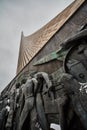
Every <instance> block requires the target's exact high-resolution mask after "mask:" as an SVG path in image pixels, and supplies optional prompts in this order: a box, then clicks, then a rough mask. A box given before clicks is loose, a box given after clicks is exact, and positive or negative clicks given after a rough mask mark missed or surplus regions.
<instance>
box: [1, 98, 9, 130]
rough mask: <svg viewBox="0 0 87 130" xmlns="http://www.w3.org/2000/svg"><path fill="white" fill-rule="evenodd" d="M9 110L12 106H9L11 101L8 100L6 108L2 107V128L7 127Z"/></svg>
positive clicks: (2, 129)
mask: <svg viewBox="0 0 87 130" xmlns="http://www.w3.org/2000/svg"><path fill="white" fill-rule="evenodd" d="M9 111H10V106H9V102H8V100H7V104H6V106H5V107H4V108H2V110H1V111H0V130H4V129H5V123H6V120H7V116H8V114H9Z"/></svg>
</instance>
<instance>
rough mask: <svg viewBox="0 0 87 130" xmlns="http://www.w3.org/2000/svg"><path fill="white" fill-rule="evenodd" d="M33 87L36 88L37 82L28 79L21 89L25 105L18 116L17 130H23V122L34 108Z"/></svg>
mask: <svg viewBox="0 0 87 130" xmlns="http://www.w3.org/2000/svg"><path fill="white" fill-rule="evenodd" d="M35 85H36V86H37V80H36V79H31V78H30V79H28V80H27V82H26V84H25V87H24V88H23V96H24V100H25V103H24V107H23V110H22V112H21V115H20V121H19V127H18V130H22V129H23V125H24V122H25V120H26V118H27V116H28V115H29V113H30V111H31V110H32V108H33V106H34V86H35ZM36 86H35V87H36Z"/></svg>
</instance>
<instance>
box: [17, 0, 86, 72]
mask: <svg viewBox="0 0 87 130" xmlns="http://www.w3.org/2000/svg"><path fill="white" fill-rule="evenodd" d="M84 2H85V0H75V1H74V2H72V3H71V4H70V5H69V6H68V7H67V8H65V9H64V10H63V11H62V12H61V13H60V14H58V15H57V16H56V17H55V18H54V19H52V20H51V21H50V22H49V23H48V24H46V25H45V26H43V27H42V28H41V29H39V30H38V31H36V32H35V33H33V34H32V35H29V36H27V37H25V36H24V35H23V32H22V34H21V42H20V49H19V57H18V66H17V74H18V73H19V72H20V71H21V70H22V69H23V68H24V66H25V65H26V64H28V63H29V61H30V60H31V59H32V58H33V57H34V56H35V55H36V54H37V53H38V52H39V51H40V50H41V48H42V47H44V45H46V43H47V42H48V41H49V39H50V38H51V37H52V36H53V35H54V34H55V33H56V32H57V31H58V30H59V29H60V28H61V27H62V26H63V25H64V23H65V22H66V21H67V20H68V19H69V18H70V17H71V16H72V15H73V14H74V13H75V12H76V10H77V9H78V8H79V7H80V6H81V5H82V4H83V3H84Z"/></svg>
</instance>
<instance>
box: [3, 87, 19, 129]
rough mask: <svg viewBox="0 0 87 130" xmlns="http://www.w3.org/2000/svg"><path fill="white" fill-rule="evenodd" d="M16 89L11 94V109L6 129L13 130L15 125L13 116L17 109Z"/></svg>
mask: <svg viewBox="0 0 87 130" xmlns="http://www.w3.org/2000/svg"><path fill="white" fill-rule="evenodd" d="M16 87H17V85H16ZM15 91H16V88H15V89H14V90H13V91H12V92H10V94H9V96H10V111H9V114H8V117H7V121H6V125H5V128H6V130H11V129H12V127H13V116H14V111H15V107H16V104H15V97H16V93H15Z"/></svg>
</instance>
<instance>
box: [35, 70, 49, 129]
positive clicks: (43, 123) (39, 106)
mask: <svg viewBox="0 0 87 130" xmlns="http://www.w3.org/2000/svg"><path fill="white" fill-rule="evenodd" d="M34 77H35V78H36V79H37V81H38V87H37V89H36V90H35V92H36V110H37V116H38V123H39V125H40V127H41V129H43V130H49V129H50V125H49V123H48V121H47V119H46V115H45V112H44V106H43V99H42V96H41V93H42V91H43V89H44V84H45V85H46V86H47V91H48V90H49V89H50V88H51V86H52V83H51V81H50V79H49V76H48V74H47V73H45V72H38V73H37V74H35V76H34Z"/></svg>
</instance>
